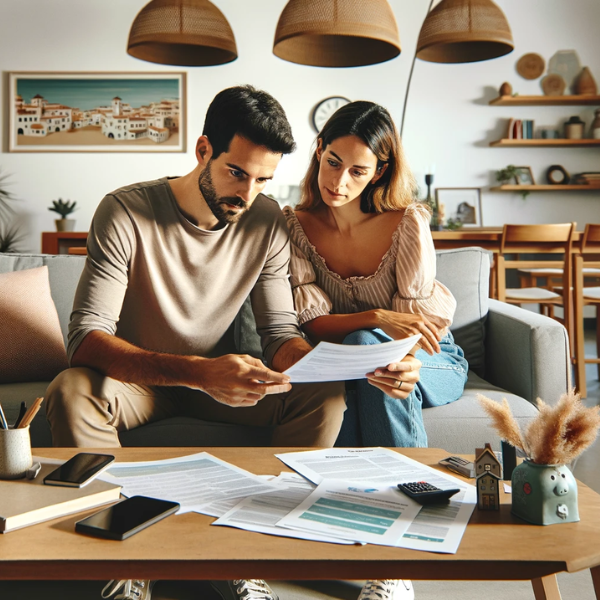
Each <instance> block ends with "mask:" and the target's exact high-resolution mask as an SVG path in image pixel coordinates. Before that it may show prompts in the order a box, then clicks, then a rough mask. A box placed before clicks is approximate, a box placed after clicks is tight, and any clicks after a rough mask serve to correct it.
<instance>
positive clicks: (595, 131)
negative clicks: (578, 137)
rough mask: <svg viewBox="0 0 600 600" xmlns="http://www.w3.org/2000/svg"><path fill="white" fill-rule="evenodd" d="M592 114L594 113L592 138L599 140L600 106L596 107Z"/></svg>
mask: <svg viewBox="0 0 600 600" xmlns="http://www.w3.org/2000/svg"><path fill="white" fill-rule="evenodd" d="M594 114H595V115H596V118H595V119H594V121H593V122H592V131H591V133H592V138H593V139H595V140H600V108H597V109H596V112H595V113H594Z"/></svg>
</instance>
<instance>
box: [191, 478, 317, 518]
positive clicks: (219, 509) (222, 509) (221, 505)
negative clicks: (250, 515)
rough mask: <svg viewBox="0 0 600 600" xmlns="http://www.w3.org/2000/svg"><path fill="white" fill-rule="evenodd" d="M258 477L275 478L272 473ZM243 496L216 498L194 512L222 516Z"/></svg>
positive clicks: (267, 479)
mask: <svg viewBox="0 0 600 600" xmlns="http://www.w3.org/2000/svg"><path fill="white" fill-rule="evenodd" d="M258 477H259V478H260V479H262V480H263V481H272V480H273V479H275V476H274V475H258ZM296 477H299V478H300V479H302V480H303V481H306V480H305V479H303V478H302V477H300V475H296ZM242 500H243V498H238V497H236V498H226V499H225V500H216V501H215V502H210V503H209V504H203V505H202V506H198V507H196V508H195V509H194V512H197V513H200V514H202V515H208V516H209V517H222V516H223V515H224V514H226V513H228V512H229V511H230V510H231V509H232V508H233V507H234V506H236V505H238V504H239V503H240V502H241V501H242Z"/></svg>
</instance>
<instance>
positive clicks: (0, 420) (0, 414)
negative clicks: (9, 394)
mask: <svg viewBox="0 0 600 600" xmlns="http://www.w3.org/2000/svg"><path fill="white" fill-rule="evenodd" d="M0 426H2V429H8V423H7V422H6V417H5V416H4V411H3V410H2V405H1V404H0Z"/></svg>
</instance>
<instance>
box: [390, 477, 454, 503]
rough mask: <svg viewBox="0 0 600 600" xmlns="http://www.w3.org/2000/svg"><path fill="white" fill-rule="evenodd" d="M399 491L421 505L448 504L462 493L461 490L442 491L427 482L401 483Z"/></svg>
mask: <svg viewBox="0 0 600 600" xmlns="http://www.w3.org/2000/svg"><path fill="white" fill-rule="evenodd" d="M398 489H399V490H400V491H401V492H403V493H405V494H406V495H407V496H408V497H409V498H412V499H413V500H416V501H417V502H419V503H420V504H434V503H438V504H439V503H443V502H448V500H449V499H450V497H451V496H454V494H456V493H457V492H460V489H459V488H452V489H450V490H442V489H440V488H439V487H435V485H432V484H431V483H427V482H426V481H413V482H411V483H399V484H398Z"/></svg>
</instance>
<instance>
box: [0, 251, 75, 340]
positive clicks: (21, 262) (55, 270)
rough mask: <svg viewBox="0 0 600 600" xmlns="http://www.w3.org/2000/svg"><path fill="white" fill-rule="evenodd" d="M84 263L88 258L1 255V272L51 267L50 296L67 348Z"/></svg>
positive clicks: (64, 255)
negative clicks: (72, 313) (76, 291)
mask: <svg viewBox="0 0 600 600" xmlns="http://www.w3.org/2000/svg"><path fill="white" fill-rule="evenodd" d="M84 264H85V256H70V255H68V254H60V255H53V254H2V253H0V273H9V272H11V271H22V270H24V269H33V268H35V267H42V266H44V265H46V266H47V267H48V276H49V278H50V293H51V294H52V300H54V304H55V306H56V312H57V313H58V319H59V321H60V329H61V331H62V334H63V337H64V339H65V345H66V340H67V332H68V328H69V320H70V318H71V311H72V310H73V298H74V297H75V290H76V288H77V284H78V283H79V277H80V276H81V271H82V270H83V265H84Z"/></svg>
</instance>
